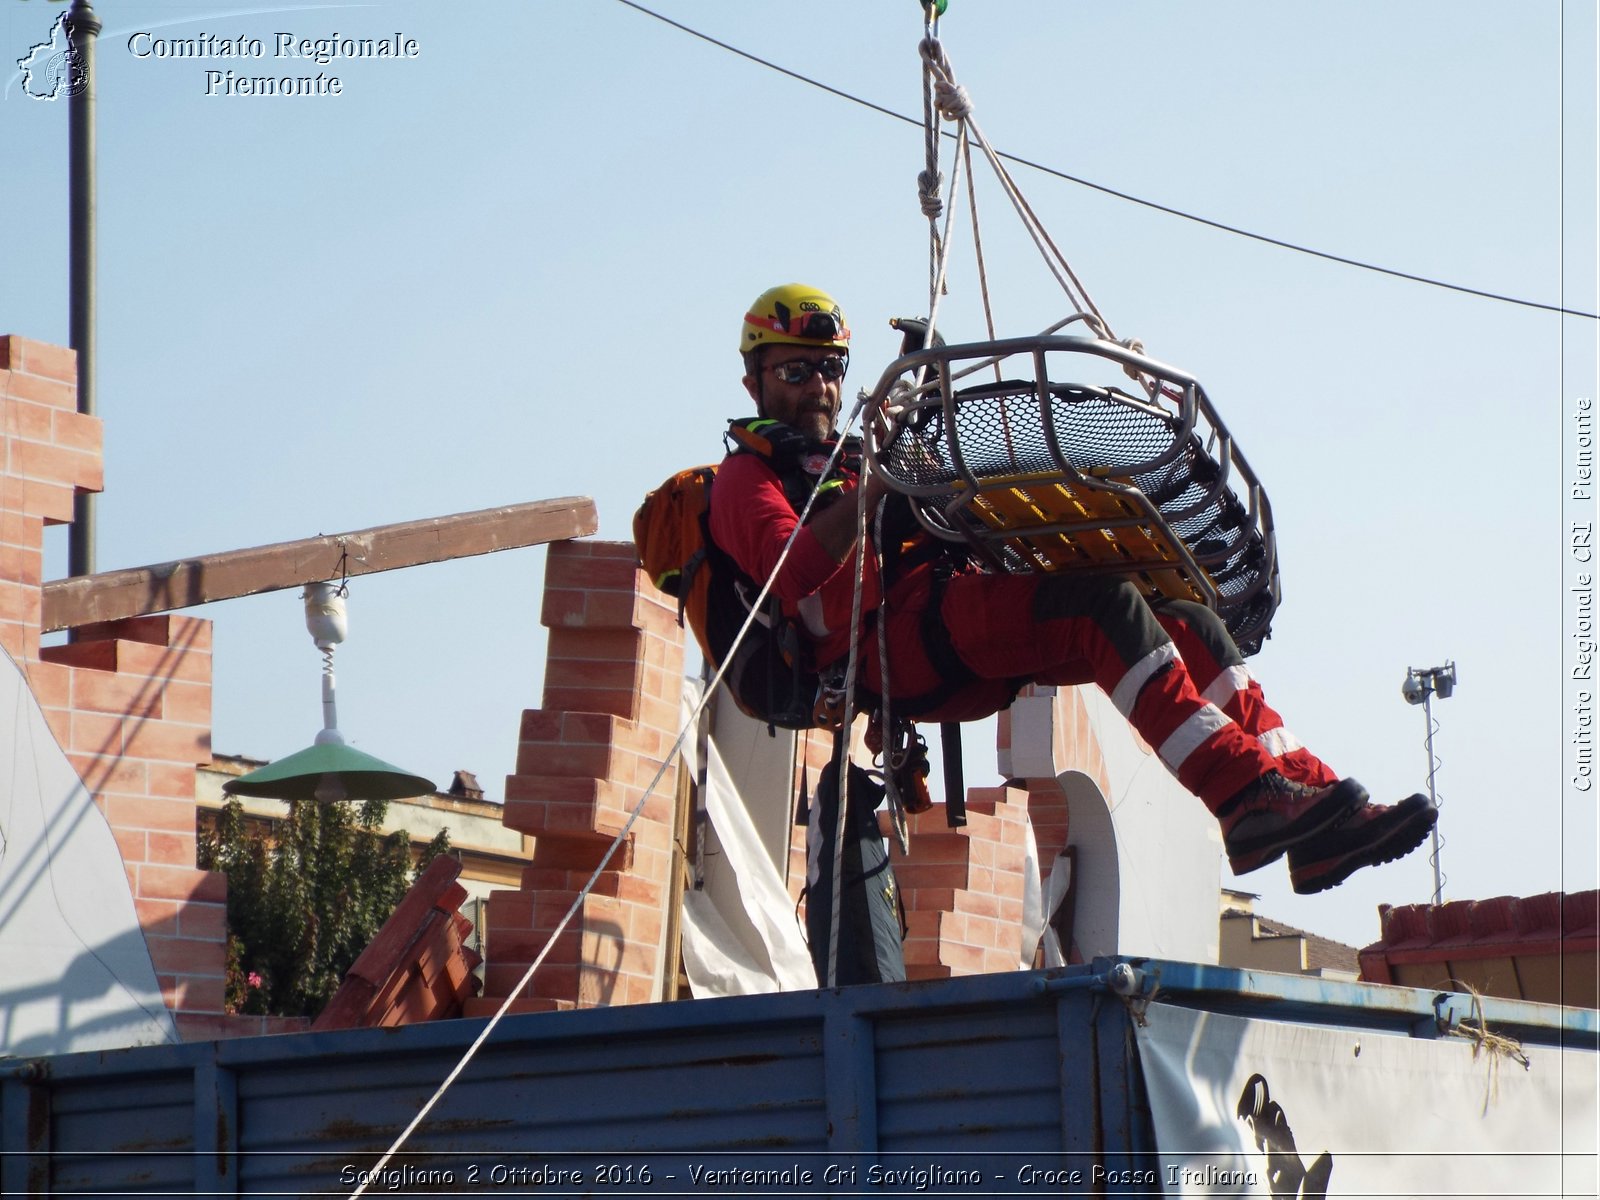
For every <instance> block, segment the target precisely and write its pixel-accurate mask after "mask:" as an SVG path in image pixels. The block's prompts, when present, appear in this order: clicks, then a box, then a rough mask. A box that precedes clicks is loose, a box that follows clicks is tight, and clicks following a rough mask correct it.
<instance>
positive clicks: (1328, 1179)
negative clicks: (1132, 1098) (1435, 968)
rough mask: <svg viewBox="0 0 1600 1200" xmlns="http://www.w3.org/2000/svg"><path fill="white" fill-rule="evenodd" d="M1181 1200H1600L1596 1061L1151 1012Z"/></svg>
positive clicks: (1142, 1046)
mask: <svg viewBox="0 0 1600 1200" xmlns="http://www.w3.org/2000/svg"><path fill="white" fill-rule="evenodd" d="M1146 1020H1147V1024H1145V1025H1144V1026H1142V1027H1139V1028H1138V1031H1137V1032H1138V1042H1139V1058H1140V1064H1141V1067H1142V1070H1143V1074H1144V1079H1145V1084H1146V1086H1147V1088H1148V1090H1149V1095H1150V1107H1151V1111H1152V1115H1153V1118H1154V1122H1155V1133H1156V1146H1157V1147H1158V1150H1159V1157H1160V1161H1161V1165H1160V1175H1161V1178H1160V1183H1161V1185H1162V1187H1163V1190H1164V1191H1165V1194H1166V1195H1169V1196H1262V1197H1269V1196H1270V1197H1281V1196H1292V1197H1314V1196H1317V1197H1320V1196H1328V1197H1335V1196H1349V1197H1363V1198H1366V1200H1371V1198H1375V1197H1389V1196H1396V1197H1398V1196H1407V1197H1412V1196H1428V1197H1443V1196H1474V1197H1486V1196H1496V1197H1498V1196H1591V1197H1592V1196H1594V1195H1595V1194H1596V1183H1597V1178H1596V1165H1595V1164H1596V1159H1595V1155H1596V1149H1597V1138H1596V1124H1595V1123H1596V1117H1597V1113H1596V1101H1595V1070H1596V1055H1594V1054H1593V1053H1588V1052H1584V1051H1579V1050H1567V1051H1560V1050H1556V1049H1551V1048H1547V1047H1542V1046H1531V1047H1526V1048H1522V1049H1521V1050H1520V1053H1521V1054H1522V1055H1524V1056H1525V1057H1526V1061H1527V1066H1526V1067H1524V1066H1523V1064H1522V1062H1520V1061H1518V1059H1517V1058H1516V1057H1513V1056H1510V1055H1508V1054H1506V1053H1504V1052H1503V1051H1502V1052H1496V1051H1494V1050H1491V1049H1487V1048H1479V1049H1478V1051H1477V1053H1476V1054H1474V1044H1473V1042H1472V1041H1470V1040H1468V1039H1466V1038H1464V1037H1458V1036H1451V1037H1443V1038H1437V1039H1433V1038H1429V1039H1423V1038H1411V1037H1405V1036H1402V1035H1399V1034H1387V1033H1374V1032H1373V1031H1371V1030H1352V1029H1337V1028H1326V1027H1322V1026H1312V1025H1297V1024H1293V1023H1290V1022H1285V1021H1259V1020H1248V1019H1245V1018H1241V1017H1232V1016H1223V1015H1219V1014H1216V1013H1206V1012H1197V1011H1194V1010H1192V1009H1186V1008H1177V1007H1172V1006H1169V1005H1164V1004H1152V1005H1150V1006H1149V1009H1148V1011H1147V1013H1146Z"/></svg>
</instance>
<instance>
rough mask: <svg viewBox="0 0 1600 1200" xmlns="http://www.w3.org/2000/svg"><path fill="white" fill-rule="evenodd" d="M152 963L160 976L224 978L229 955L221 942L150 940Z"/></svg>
mask: <svg viewBox="0 0 1600 1200" xmlns="http://www.w3.org/2000/svg"><path fill="white" fill-rule="evenodd" d="M145 941H146V944H147V945H148V946H149V947H150V960H151V961H152V962H153V963H154V964H155V968H156V970H157V971H158V972H166V973H168V974H172V975H221V974H222V972H223V968H224V967H225V965H226V954H225V952H224V949H223V946H222V943H221V942H216V941H209V940H208V941H196V940H190V939H188V938H169V937H150V938H146V939H145Z"/></svg>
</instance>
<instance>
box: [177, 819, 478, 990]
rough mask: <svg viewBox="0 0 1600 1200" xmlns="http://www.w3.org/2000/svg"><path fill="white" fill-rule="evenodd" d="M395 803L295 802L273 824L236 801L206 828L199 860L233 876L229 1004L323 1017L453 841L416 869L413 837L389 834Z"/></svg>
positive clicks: (432, 849) (444, 838)
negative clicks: (253, 818) (259, 820)
mask: <svg viewBox="0 0 1600 1200" xmlns="http://www.w3.org/2000/svg"><path fill="white" fill-rule="evenodd" d="M388 807H389V806H388V804H387V803H385V802H383V801H370V800H369V801H366V802H363V803H361V804H356V803H354V802H344V801H341V802H339V803H334V804H323V803H319V802H317V801H314V800H296V801H291V802H290V805H289V815H288V818H287V819H286V820H284V821H283V822H282V823H281V824H279V825H277V826H275V827H274V828H272V829H271V830H270V831H269V830H267V829H263V828H255V829H252V828H251V827H250V823H249V822H248V821H247V819H246V817H245V812H244V806H243V805H242V804H241V803H240V802H239V800H238V799H237V798H235V799H230V800H229V801H228V803H227V804H226V805H224V806H223V809H222V812H221V813H220V814H219V815H218V818H217V820H216V822H215V824H214V825H212V826H211V827H210V828H209V829H206V830H203V831H202V832H201V835H200V844H199V853H198V855H197V859H198V861H199V864H200V866H202V867H204V868H206V869H207V870H219V871H222V872H224V873H225V874H226V875H227V876H228V932H229V937H228V975H227V983H226V1005H227V1009H228V1011H229V1012H239V1013H253V1014H272V1015H276V1016H307V1017H310V1016H315V1015H316V1014H317V1013H318V1012H320V1011H321V1010H322V1008H323V1006H324V1005H325V1004H327V1002H328V1000H329V999H330V998H331V997H332V996H333V993H334V992H335V991H336V990H337V989H338V987H339V984H340V983H341V982H342V981H343V979H344V975H345V972H346V971H348V970H349V969H350V966H351V964H352V963H354V962H355V960H356V958H357V957H358V956H359V955H360V954H361V952H362V951H363V950H365V949H366V947H367V944H368V943H369V942H370V941H371V940H372V937H373V935H374V934H376V933H377V931H378V929H379V928H380V927H381V926H382V925H383V923H384V921H386V920H388V918H389V915H390V914H391V913H393V912H394V910H395V906H396V905H397V904H399V903H400V899H401V897H402V896H404V895H405V893H406V889H407V888H409V887H410V886H411V883H412V882H413V881H414V880H415V878H416V877H417V875H419V874H421V872H422V871H423V870H424V869H425V868H426V867H427V865H428V864H429V863H430V862H432V861H433V860H434V858H435V857H437V856H438V855H439V854H441V853H443V852H444V851H445V850H446V849H447V848H448V847H449V844H450V837H449V833H448V832H447V831H445V830H440V831H439V834H438V836H437V837H435V838H434V839H433V841H432V842H430V843H429V845H428V848H427V850H426V851H425V852H424V853H423V856H422V860H421V862H420V863H419V864H418V866H417V868H416V870H415V871H413V870H412V869H411V865H410V854H409V852H408V846H409V844H410V838H409V836H408V835H407V834H406V833H405V831H403V830H400V831H396V832H394V833H390V834H384V833H382V832H381V826H382V823H383V817H384V813H385V812H386V811H387V809H388Z"/></svg>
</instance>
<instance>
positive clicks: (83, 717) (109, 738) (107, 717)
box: [67, 712, 122, 758]
mask: <svg viewBox="0 0 1600 1200" xmlns="http://www.w3.org/2000/svg"><path fill="white" fill-rule="evenodd" d="M71 725H72V732H71V734H70V736H69V738H68V741H67V745H68V747H69V748H70V749H73V750H78V751H82V752H83V753H85V754H93V755H96V756H98V757H101V758H116V757H118V756H120V755H121V754H122V718H121V717H120V716H115V715H112V714H109V713H93V712H73V713H72V714H71Z"/></svg>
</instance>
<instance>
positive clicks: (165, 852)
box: [145, 808, 196, 937]
mask: <svg viewBox="0 0 1600 1200" xmlns="http://www.w3.org/2000/svg"><path fill="white" fill-rule="evenodd" d="M189 815H190V828H191V829H193V827H194V823H193V809H192V808H191V809H190V814H189ZM146 841H147V843H148V845H149V851H148V853H147V856H146V859H145V861H146V862H153V863H166V864H167V865H169V866H174V867H192V866H194V865H195V861H194V855H195V841H196V838H195V835H194V834H193V833H170V832H155V831H152V832H151V833H150V834H149V835H148V836H147V839H146ZM184 936H185V937H189V936H192V935H190V934H185V935H184Z"/></svg>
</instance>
